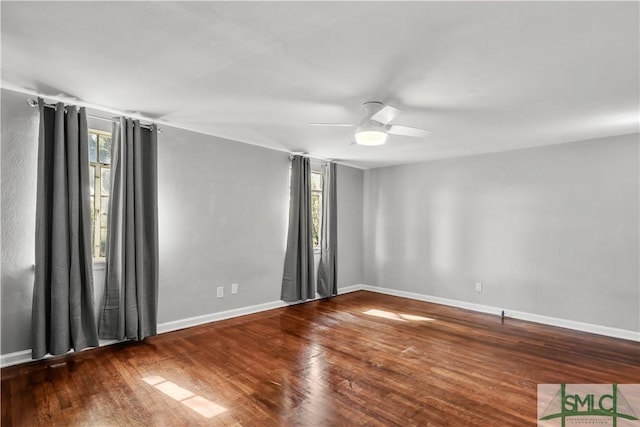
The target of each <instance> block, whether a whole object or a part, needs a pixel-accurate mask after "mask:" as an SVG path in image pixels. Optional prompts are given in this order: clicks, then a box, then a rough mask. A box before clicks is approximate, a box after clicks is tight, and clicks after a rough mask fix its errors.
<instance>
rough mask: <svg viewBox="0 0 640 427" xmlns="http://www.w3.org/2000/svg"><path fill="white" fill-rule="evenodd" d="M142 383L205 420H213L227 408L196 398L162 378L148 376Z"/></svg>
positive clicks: (194, 395) (195, 395)
mask: <svg viewBox="0 0 640 427" xmlns="http://www.w3.org/2000/svg"><path fill="white" fill-rule="evenodd" d="M142 381H144V382H146V383H147V384H149V385H152V386H154V387H155V388H156V389H157V390H159V391H161V392H163V393H164V394H166V395H167V396H169V397H171V398H172V399H175V400H177V401H178V402H180V403H182V404H183V405H184V406H186V407H187V408H189V409H191V410H193V411H195V412H197V413H198V414H200V415H202V416H203V417H205V418H213V417H215V416H216V415H219V414H221V413H223V412H226V411H227V408H225V407H224V406H220V405H218V404H216V403H213V402H212V401H210V400H208V399H205V398H204V397H202V396H198V395H197V394H195V393H192V392H191V391H189V390H187V389H186V388H182V387H180V386H179V385H177V384H174V383H172V382H171V381H167V380H166V379H164V378H163V377H159V376H150V377H146V378H143V379H142Z"/></svg>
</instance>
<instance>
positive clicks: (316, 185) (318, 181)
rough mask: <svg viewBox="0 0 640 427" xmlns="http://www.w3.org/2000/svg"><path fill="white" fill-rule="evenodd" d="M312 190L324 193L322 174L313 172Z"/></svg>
mask: <svg viewBox="0 0 640 427" xmlns="http://www.w3.org/2000/svg"><path fill="white" fill-rule="evenodd" d="M311 190H317V191H322V174H321V173H318V172H311Z"/></svg>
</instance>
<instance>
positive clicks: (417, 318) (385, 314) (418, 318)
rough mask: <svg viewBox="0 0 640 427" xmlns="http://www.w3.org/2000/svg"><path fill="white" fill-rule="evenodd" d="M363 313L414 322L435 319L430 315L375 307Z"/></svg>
mask: <svg viewBox="0 0 640 427" xmlns="http://www.w3.org/2000/svg"><path fill="white" fill-rule="evenodd" d="M364 314H367V315H369V316H375V317H383V318H385V319H392V320H398V321H400V322H406V321H409V320H411V321H416V322H433V321H434V320H435V319H432V318H430V317H424V316H416V315H415V314H403V313H393V312H391V311H385V310H378V309H375V308H372V309H371V310H367V311H365V312H364Z"/></svg>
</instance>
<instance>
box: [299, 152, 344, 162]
mask: <svg viewBox="0 0 640 427" xmlns="http://www.w3.org/2000/svg"><path fill="white" fill-rule="evenodd" d="M293 156H302V157H308V158H310V159H313V160H319V161H321V162H325V163H327V162H334V163H335V160H333V159H326V158H324V157H319V156H314V155H311V154H307V153H300V152H294V153H289V159H292V158H293Z"/></svg>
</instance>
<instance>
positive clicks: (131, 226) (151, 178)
mask: <svg viewBox="0 0 640 427" xmlns="http://www.w3.org/2000/svg"><path fill="white" fill-rule="evenodd" d="M157 187H158V185H157V128H156V126H155V125H151V127H150V129H147V128H146V127H142V126H141V125H140V122H139V121H138V120H132V119H129V118H124V117H123V118H120V120H119V122H116V123H114V125H113V132H112V164H111V193H110V194H111V197H110V200H109V213H108V229H107V264H106V271H105V295H104V301H103V308H102V313H101V317H100V338H103V339H117V340H125V339H129V340H142V339H143V338H145V337H147V336H152V335H156V334H157V311H158V190H157Z"/></svg>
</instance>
